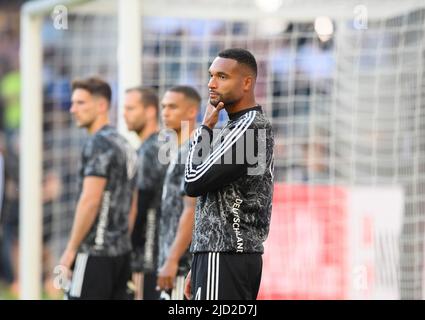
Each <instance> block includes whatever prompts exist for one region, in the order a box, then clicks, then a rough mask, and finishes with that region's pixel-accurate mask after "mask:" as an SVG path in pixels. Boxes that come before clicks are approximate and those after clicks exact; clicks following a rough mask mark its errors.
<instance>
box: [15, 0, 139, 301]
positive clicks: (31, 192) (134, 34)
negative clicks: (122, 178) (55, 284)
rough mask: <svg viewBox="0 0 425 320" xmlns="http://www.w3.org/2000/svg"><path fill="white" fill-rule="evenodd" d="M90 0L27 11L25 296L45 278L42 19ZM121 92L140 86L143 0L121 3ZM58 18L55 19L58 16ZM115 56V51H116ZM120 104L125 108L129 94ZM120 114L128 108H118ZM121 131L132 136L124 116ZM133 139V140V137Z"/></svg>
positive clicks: (37, 292) (34, 295) (46, 3)
mask: <svg viewBox="0 0 425 320" xmlns="http://www.w3.org/2000/svg"><path fill="white" fill-rule="evenodd" d="M89 2H91V1H90V0H43V1H35V2H30V3H27V4H25V5H24V6H23V8H22V10H21V53H20V54H21V57H20V59H21V73H22V96H21V101H22V123H21V132H20V135H21V137H20V155H21V162H20V172H21V174H20V185H21V190H20V226H19V229H20V238H19V241H20V248H21V249H20V264H19V265H20V269H19V274H20V284H21V290H20V294H21V298H22V299H39V298H40V297H41V278H42V260H41V259H42V258H41V257H42V221H43V219H42V170H43V169H42V167H43V166H42V150H43V147H42V145H43V143H42V139H43V137H42V126H43V119H42V117H43V108H42V103H43V101H42V100H43V97H42V92H43V90H42V88H43V73H42V63H43V60H42V52H43V50H42V37H41V36H42V22H43V18H45V17H46V16H47V17H48V16H51V15H52V14H53V12H54V9H55V7H57V6H60V7H61V8H66V9H72V8H74V7H77V6H79V5H82V4H87V3H89ZM118 4H119V5H118V8H117V9H118V13H119V15H118V20H119V27H118V28H117V32H118V35H117V36H118V38H119V48H118V51H117V53H116V57H117V61H116V63H117V65H118V70H119V77H118V78H119V79H118V83H119V87H118V88H119V89H118V90H119V92H123V91H124V90H125V88H128V87H132V86H136V85H138V84H140V80H141V73H140V71H141V67H140V52H141V36H140V32H141V28H140V19H139V17H140V16H139V14H140V1H138V0H127V1H119V2H118ZM52 19H53V17H52ZM112 54H113V53H112ZM118 106H123V94H120V95H119V104H118ZM118 109H119V110H118V114H122V110H121V109H120V108H118ZM118 119H120V120H119V121H118V129H119V131H120V132H121V133H123V134H124V135H128V131H127V129H126V126H125V123H124V122H123V120H122V117H118ZM129 139H131V138H129Z"/></svg>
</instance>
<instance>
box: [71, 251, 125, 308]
mask: <svg viewBox="0 0 425 320" xmlns="http://www.w3.org/2000/svg"><path fill="white" fill-rule="evenodd" d="M130 280H131V267H130V253H127V254H124V255H120V256H116V257H106V256H93V255H89V254H87V253H78V254H77V257H76V259H75V265H74V270H73V274H72V280H71V286H70V288H69V291H68V293H67V295H66V297H65V298H66V299H69V300H80V299H81V300H85V299H91V300H92V299H93V300H104V299H108V300H129V299H132V298H133V292H131V290H130V288H129V287H128V282H129V281H130Z"/></svg>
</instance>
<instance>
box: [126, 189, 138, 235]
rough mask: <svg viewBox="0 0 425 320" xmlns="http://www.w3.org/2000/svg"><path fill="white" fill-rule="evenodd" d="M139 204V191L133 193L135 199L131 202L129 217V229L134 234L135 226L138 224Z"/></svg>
mask: <svg viewBox="0 0 425 320" xmlns="http://www.w3.org/2000/svg"><path fill="white" fill-rule="evenodd" d="M137 202H138V191H137V190H136V191H134V192H133V198H132V201H131V208H130V214H129V216H128V229H129V233H130V234H131V233H132V232H133V228H134V224H135V222H136V217H137Z"/></svg>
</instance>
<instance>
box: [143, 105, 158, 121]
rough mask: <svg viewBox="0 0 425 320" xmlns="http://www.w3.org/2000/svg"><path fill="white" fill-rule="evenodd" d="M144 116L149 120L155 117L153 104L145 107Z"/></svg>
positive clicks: (155, 112)
mask: <svg viewBox="0 0 425 320" xmlns="http://www.w3.org/2000/svg"><path fill="white" fill-rule="evenodd" d="M145 114H146V118H147V119H149V120H153V119H157V111H156V108H155V107H154V106H146V107H145Z"/></svg>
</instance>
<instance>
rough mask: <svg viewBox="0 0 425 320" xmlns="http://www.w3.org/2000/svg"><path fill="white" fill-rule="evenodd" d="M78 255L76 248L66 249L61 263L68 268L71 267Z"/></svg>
mask: <svg viewBox="0 0 425 320" xmlns="http://www.w3.org/2000/svg"><path fill="white" fill-rule="evenodd" d="M76 255H77V251H76V250H72V249H68V248H67V249H66V250H65V251H64V253H63V254H62V257H61V258H60V260H59V264H60V265H61V266H64V267H65V268H67V269H71V266H72V264H73V263H74V260H75V256H76Z"/></svg>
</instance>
